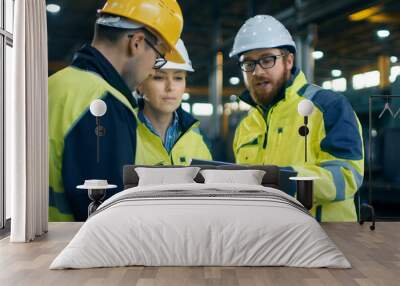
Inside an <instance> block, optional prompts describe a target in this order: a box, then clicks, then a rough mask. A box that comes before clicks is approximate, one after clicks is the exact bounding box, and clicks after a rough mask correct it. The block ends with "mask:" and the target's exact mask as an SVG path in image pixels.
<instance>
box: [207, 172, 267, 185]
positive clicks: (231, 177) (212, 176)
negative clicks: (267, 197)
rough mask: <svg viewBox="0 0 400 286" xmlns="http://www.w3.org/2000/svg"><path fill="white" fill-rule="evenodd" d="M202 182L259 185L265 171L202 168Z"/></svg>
mask: <svg viewBox="0 0 400 286" xmlns="http://www.w3.org/2000/svg"><path fill="white" fill-rule="evenodd" d="M200 174H201V175H202V176H203V177H204V183H205V184H209V183H234V184H246V185H261V182H262V179H263V177H264V175H265V171H262V170H202V171H200Z"/></svg>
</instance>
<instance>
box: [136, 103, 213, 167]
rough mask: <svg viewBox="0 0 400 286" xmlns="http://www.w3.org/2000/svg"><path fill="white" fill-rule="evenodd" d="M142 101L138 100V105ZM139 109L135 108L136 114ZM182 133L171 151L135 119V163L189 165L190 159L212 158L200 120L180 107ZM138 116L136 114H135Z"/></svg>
mask: <svg viewBox="0 0 400 286" xmlns="http://www.w3.org/2000/svg"><path fill="white" fill-rule="evenodd" d="M142 104H143V103H141V102H140V101H139V106H141V105H142ZM138 110H139V109H136V116H137V112H138ZM177 113H178V118H179V125H180V126H181V128H182V133H181V135H180V136H179V138H178V140H177V141H176V143H175V145H174V146H173V147H172V149H171V151H170V152H169V153H168V151H167V150H166V149H165V147H164V145H163V142H162V141H161V138H160V137H159V136H158V135H156V134H154V133H153V132H152V131H151V130H150V129H149V128H147V126H146V125H145V124H144V123H143V122H142V121H141V120H140V119H137V122H138V126H137V136H136V138H137V144H136V160H135V164H136V165H183V166H188V165H190V162H191V159H194V158H196V159H202V160H212V156H211V153H210V151H209V149H208V147H207V145H206V143H205V142H204V138H203V136H202V134H201V133H200V129H199V125H200V122H199V121H198V120H196V119H195V118H194V117H193V116H192V115H191V114H189V113H188V112H186V111H184V110H183V109H182V108H181V107H179V108H178V110H177ZM137 117H138V116H137Z"/></svg>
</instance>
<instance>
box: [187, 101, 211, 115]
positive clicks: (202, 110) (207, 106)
mask: <svg viewBox="0 0 400 286" xmlns="http://www.w3.org/2000/svg"><path fill="white" fill-rule="evenodd" d="M213 109H214V108H213V105H212V104H211V103H194V104H193V105H192V112H193V114H194V115H196V116H210V115H212V114H213V111H214V110H213Z"/></svg>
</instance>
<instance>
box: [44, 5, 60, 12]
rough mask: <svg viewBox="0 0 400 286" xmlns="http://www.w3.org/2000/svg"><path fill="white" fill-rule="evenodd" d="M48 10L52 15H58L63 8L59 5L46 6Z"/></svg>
mask: <svg viewBox="0 0 400 286" xmlns="http://www.w3.org/2000/svg"><path fill="white" fill-rule="evenodd" d="M46 10H47V11H48V12H50V13H53V14H56V13H58V12H60V10H61V7H60V5H57V4H48V5H47V6H46Z"/></svg>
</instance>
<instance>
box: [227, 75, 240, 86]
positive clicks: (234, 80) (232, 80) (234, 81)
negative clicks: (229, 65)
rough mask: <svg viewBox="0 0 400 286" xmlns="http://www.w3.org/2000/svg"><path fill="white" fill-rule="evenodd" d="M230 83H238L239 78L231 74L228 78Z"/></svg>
mask: <svg viewBox="0 0 400 286" xmlns="http://www.w3.org/2000/svg"><path fill="white" fill-rule="evenodd" d="M229 82H230V83H231V85H238V84H239V83H240V79H239V78H238V77H237V76H233V77H231V78H230V79H229Z"/></svg>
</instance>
